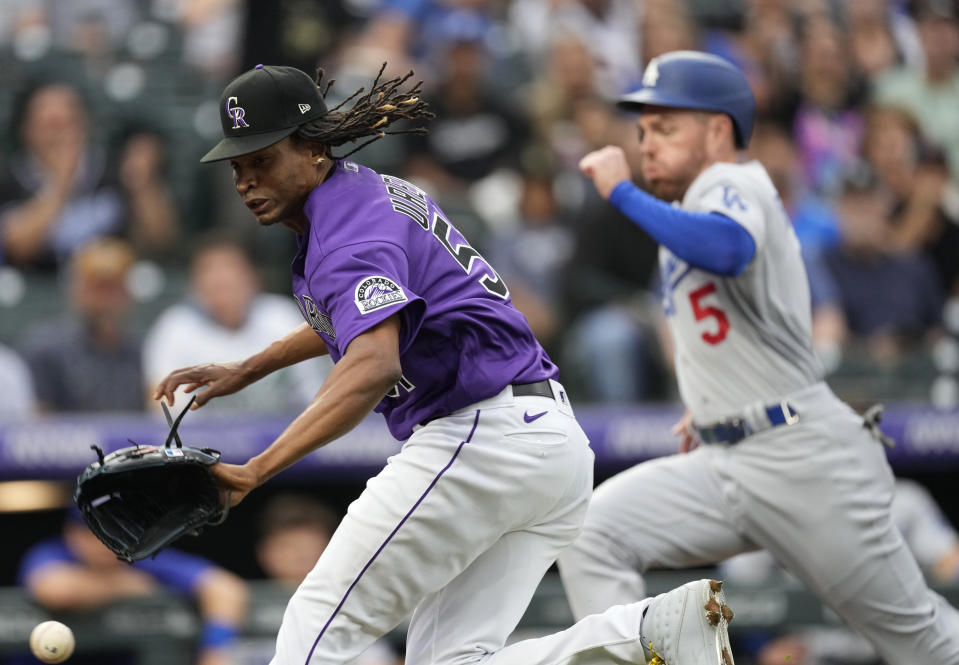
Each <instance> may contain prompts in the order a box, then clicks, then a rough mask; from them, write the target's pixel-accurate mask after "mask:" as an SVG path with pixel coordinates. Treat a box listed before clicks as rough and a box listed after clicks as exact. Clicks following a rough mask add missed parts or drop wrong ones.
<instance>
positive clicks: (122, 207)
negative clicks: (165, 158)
mask: <svg viewBox="0 0 959 665" xmlns="http://www.w3.org/2000/svg"><path fill="white" fill-rule="evenodd" d="M16 106H17V108H15V110H14V113H13V116H12V118H13V122H14V123H15V125H16V135H17V137H18V143H17V146H16V148H17V150H16V151H15V153H14V154H13V156H12V158H11V160H10V162H9V164H8V166H9V171H8V173H6V174H4V175H3V176H2V177H0V238H2V240H0V244H2V246H3V251H4V257H5V260H6V261H7V262H9V263H12V264H16V265H26V266H33V267H45V268H50V267H54V266H56V265H57V264H59V263H63V262H65V261H66V260H67V259H68V258H69V256H70V255H71V254H72V253H73V252H74V251H76V250H77V249H78V248H79V247H81V246H83V245H84V244H86V243H87V242H89V241H90V240H92V239H94V238H98V237H103V236H108V235H119V234H122V233H129V234H130V236H131V237H132V238H135V239H136V240H137V241H138V248H140V249H143V250H144V251H149V250H154V249H162V248H164V247H166V246H168V244H169V242H170V241H171V240H172V237H173V236H174V235H175V234H173V233H172V232H171V228H175V225H176V223H177V220H176V217H175V216H171V215H170V214H169V213H170V212H171V211H173V210H174V207H173V204H172V203H171V202H170V194H169V192H168V191H167V190H166V189H165V188H164V187H162V186H158V185H157V182H158V181H159V179H160V174H159V173H158V172H157V171H156V168H155V167H156V165H157V162H156V161H152V162H150V161H145V160H142V159H139V160H138V159H137V156H138V153H137V151H136V150H135V149H134V150H133V151H132V153H131V152H128V153H127V155H126V157H125V159H124V164H123V173H122V177H121V178H120V180H119V182H116V181H114V179H113V177H112V174H111V173H110V169H109V163H108V159H109V155H108V154H107V151H106V149H105V148H104V147H103V145H102V144H100V143H98V142H94V141H92V140H91V138H90V117H89V114H88V110H87V107H86V104H85V102H84V100H83V98H82V96H81V95H80V92H79V91H78V89H77V88H75V87H74V86H73V85H71V84H69V83H41V84H39V85H35V86H33V87H30V88H28V89H27V90H25V91H24V92H22V93H21V96H20V98H19V100H18V102H17V104H16ZM139 154H140V155H142V151H141V152H140V153H139ZM146 213H149V214H146ZM161 213H167V214H162V215H161Z"/></svg>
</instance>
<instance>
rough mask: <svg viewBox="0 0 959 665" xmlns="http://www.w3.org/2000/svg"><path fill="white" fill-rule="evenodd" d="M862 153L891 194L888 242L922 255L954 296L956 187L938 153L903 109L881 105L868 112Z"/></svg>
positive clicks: (958, 280)
mask: <svg viewBox="0 0 959 665" xmlns="http://www.w3.org/2000/svg"><path fill="white" fill-rule="evenodd" d="M864 152H865V155H866V158H867V159H868V160H869V162H870V164H871V165H872V166H873V168H875V170H876V173H877V175H878V177H879V179H880V181H881V182H882V183H883V184H884V185H885V187H886V188H887V189H888V190H889V191H890V193H891V194H892V196H893V199H894V202H893V227H894V229H893V235H892V243H893V246H894V247H896V248H897V249H899V250H901V251H906V252H922V253H925V254H927V255H928V256H929V257H930V258H931V259H932V261H933V262H934V263H935V266H936V272H937V273H938V275H939V280H940V286H941V287H942V289H943V291H944V292H945V293H946V294H953V295H959V261H957V260H956V257H957V256H959V187H957V185H956V184H955V183H954V182H952V181H951V180H950V179H949V171H948V166H947V165H946V163H945V160H944V157H943V155H942V153H941V152H940V151H938V150H936V149H934V148H931V147H930V146H929V145H927V144H926V143H925V142H924V141H923V140H922V137H921V136H920V135H919V131H918V128H917V127H916V124H915V122H914V121H913V120H912V118H911V117H910V116H909V115H908V114H907V113H906V112H904V111H901V110H899V109H894V108H881V107H877V108H873V109H871V110H870V111H869V113H868V115H867V123H866V140H865V146H864Z"/></svg>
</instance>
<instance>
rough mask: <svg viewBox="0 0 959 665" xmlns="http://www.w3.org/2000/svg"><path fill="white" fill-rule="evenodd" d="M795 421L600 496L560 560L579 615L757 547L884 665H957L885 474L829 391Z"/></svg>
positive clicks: (669, 460)
mask: <svg viewBox="0 0 959 665" xmlns="http://www.w3.org/2000/svg"><path fill="white" fill-rule="evenodd" d="M787 400H788V402H789V403H790V404H791V405H792V406H793V407H795V409H796V410H797V411H798V413H799V417H800V421H799V423H797V424H795V425H791V426H788V427H786V426H780V427H775V428H772V429H768V430H765V431H763V432H760V433H758V434H755V435H753V436H751V437H749V438H747V439H744V440H743V441H741V442H740V443H738V444H736V445H733V446H725V445H706V446H700V447H699V448H697V449H696V450H695V451H693V452H692V453H689V454H686V455H673V456H670V457H665V458H660V459H657V460H652V461H650V462H647V463H644V464H639V465H637V466H635V467H633V468H632V469H629V470H627V471H624V472H623V473H621V474H619V475H617V476H615V477H613V478H611V479H610V480H608V481H607V482H605V483H603V484H602V485H601V486H600V487H598V488H597V489H596V492H595V493H594V495H593V500H592V503H591V504H590V508H589V511H588V514H587V518H586V523H585V525H584V527H583V533H582V535H581V537H580V539H579V540H578V541H577V542H576V543H575V544H574V545H573V546H572V547H570V548H568V549H567V550H566V552H565V553H564V554H563V555H562V556H561V557H560V560H559V563H560V573H561V575H562V578H563V583H564V586H565V587H566V592H567V595H568V596H569V599H570V604H571V605H572V608H573V614H574V615H575V616H577V617H579V616H585V615H587V614H590V613H591V612H595V611H598V610H600V609H602V608H606V607H608V606H610V605H613V604H616V603H622V602H629V601H630V600H632V599H635V598H641V597H643V596H644V595H645V587H644V584H643V580H642V573H643V572H644V571H646V570H648V569H650V568H685V567H691V566H698V565H704V564H712V563H716V562H718V561H720V560H722V559H725V558H727V557H730V556H732V555H734V554H739V553H741V552H744V551H750V550H755V549H758V548H765V549H767V550H769V552H770V553H771V554H772V555H773V556H774V557H776V559H777V560H778V561H779V562H780V563H781V564H783V565H784V566H785V567H786V568H787V569H788V570H789V571H790V572H792V573H793V574H794V575H795V576H796V577H798V578H799V579H800V580H801V581H802V582H803V583H804V584H806V586H807V587H808V588H809V589H810V590H811V591H812V592H813V593H815V594H816V595H817V596H819V598H820V599H821V600H822V601H823V602H824V603H826V604H827V605H829V606H830V607H831V608H832V609H833V610H835V611H836V613H837V614H839V615H840V616H841V617H842V618H843V620H845V621H846V623H848V624H849V625H850V626H851V627H852V628H854V629H855V630H857V631H858V632H859V633H861V634H862V635H863V637H865V638H866V639H868V640H869V641H870V642H872V644H873V645H874V646H875V648H876V650H877V652H878V653H879V654H880V656H882V658H883V659H884V660H886V661H887V662H889V663H911V664H914V665H946V663H949V664H952V663H957V664H959V612H956V610H955V609H953V608H952V607H950V606H949V605H948V604H947V603H946V602H945V600H944V599H943V598H942V597H941V596H939V595H937V594H935V593H933V592H932V591H930V590H929V588H928V587H927V585H926V582H925V580H924V578H923V576H922V573H921V571H920V569H919V566H918V565H917V564H916V561H915V559H914V558H913V556H912V554H911V553H910V552H909V550H908V549H907V547H906V544H905V543H904V542H903V540H902V538H901V536H900V535H899V532H898V531H897V530H896V529H895V527H894V526H893V523H892V520H891V518H890V503H891V501H892V492H893V475H892V471H891V470H890V468H889V464H888V462H887V461H886V456H885V453H884V451H883V447H882V446H881V445H880V444H879V443H878V442H877V441H876V440H875V439H874V438H873V436H872V435H871V434H869V433H868V431H867V430H866V429H864V428H863V423H862V418H860V417H859V416H858V415H856V414H855V413H854V412H853V411H852V410H851V409H850V408H849V407H848V406H846V405H845V404H844V403H842V402H841V401H840V400H839V399H838V398H836V397H835V395H833V393H832V391H830V390H829V388H828V387H827V386H826V385H825V384H823V383H820V384H817V385H816V386H813V387H812V388H809V389H806V390H804V391H800V392H799V393H797V394H795V395H789V396H787Z"/></svg>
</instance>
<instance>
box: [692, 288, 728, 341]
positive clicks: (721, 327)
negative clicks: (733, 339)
mask: <svg viewBox="0 0 959 665" xmlns="http://www.w3.org/2000/svg"><path fill="white" fill-rule="evenodd" d="M712 293H716V285H715V284H714V283H713V282H710V283H708V284H704V285H703V286H700V287H699V288H698V289H696V290H695V291H691V292H690V293H689V304H690V305H692V306H693V316H695V317H696V320H697V321H703V320H705V319H715V320H716V326H717V328H716V331H715V332H712V331H706V332H704V333H703V334H702V335H700V336H701V337H702V338H703V341H704V342H706V343H707V344H712V345H714V346H715V345H716V344H719V343H720V342H722V341H723V340H724V339H726V335H727V334H728V333H729V319H728V318H726V313H725V312H724V311H723V310H721V309H719V308H718V307H713V306H712V305H703V302H702V301H703V298H705V297H706V296H708V295H710V294H712Z"/></svg>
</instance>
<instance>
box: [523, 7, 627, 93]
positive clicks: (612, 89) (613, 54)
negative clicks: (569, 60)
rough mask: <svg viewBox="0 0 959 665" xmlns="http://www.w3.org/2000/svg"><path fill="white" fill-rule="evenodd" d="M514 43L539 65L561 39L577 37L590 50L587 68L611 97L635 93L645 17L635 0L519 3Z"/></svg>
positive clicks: (598, 88)
mask: <svg viewBox="0 0 959 665" xmlns="http://www.w3.org/2000/svg"><path fill="white" fill-rule="evenodd" d="M509 11H510V17H509V20H510V29H511V31H512V33H513V40H514V42H515V43H516V45H517V46H518V47H519V48H520V49H522V50H523V51H524V52H525V53H526V54H527V56H528V59H529V61H530V62H531V63H532V65H533V67H534V68H536V69H538V68H540V67H541V66H542V65H541V63H542V61H543V55H544V54H545V53H546V52H547V51H548V50H549V49H550V48H551V47H552V46H553V45H554V44H555V40H556V37H557V36H559V35H562V36H569V35H576V36H577V39H579V40H580V41H581V42H582V44H583V45H584V46H585V47H586V49H587V54H586V59H585V60H584V63H583V64H584V65H586V66H588V67H589V68H590V69H591V70H592V72H593V77H594V78H595V80H596V85H597V90H598V91H599V92H600V93H601V94H602V95H603V96H604V97H606V98H607V99H611V98H613V97H615V96H616V95H618V94H620V93H622V92H625V91H626V90H628V89H630V86H631V85H633V84H635V83H636V82H637V81H638V80H639V76H640V62H639V56H640V45H639V35H640V27H639V18H640V12H639V11H638V7H637V3H635V2H633V0H565V1H563V0H561V1H559V2H540V1H539V0H517V1H516V2H513V3H512V4H511V6H510V10H509Z"/></svg>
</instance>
